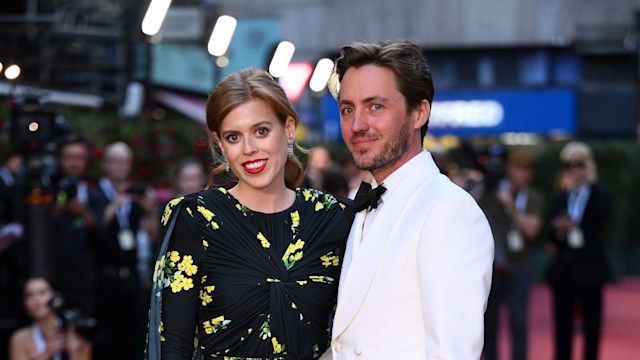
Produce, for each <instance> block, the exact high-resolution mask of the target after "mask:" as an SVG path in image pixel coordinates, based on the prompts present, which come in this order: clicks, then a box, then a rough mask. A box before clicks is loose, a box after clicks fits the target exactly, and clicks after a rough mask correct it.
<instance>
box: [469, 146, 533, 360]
mask: <svg viewBox="0 0 640 360" xmlns="http://www.w3.org/2000/svg"><path fill="white" fill-rule="evenodd" d="M484 174H485V186H484V188H483V189H482V191H481V192H480V195H479V197H478V203H479V204H480V207H481V208H482V210H483V211H484V212H485V214H486V216H487V219H488V220H489V224H490V225H491V231H492V232H493V236H494V241H495V251H496V254H495V260H494V270H493V279H492V283H491V292H490V294H489V301H488V304H487V309H486V312H485V336H484V341H485V344H484V351H483V352H484V358H485V359H486V360H493V359H497V358H498V348H499V347H498V327H499V324H500V321H499V317H500V307H501V306H502V305H503V304H505V305H506V306H507V309H508V314H509V330H510V335H511V344H512V346H511V358H512V359H514V360H517V359H525V358H526V354H527V307H528V303H529V292H530V289H531V286H532V281H533V276H532V270H531V266H530V262H529V257H530V252H531V245H532V243H533V241H534V240H535V239H536V238H537V236H538V233H539V231H540V226H541V221H542V220H541V218H542V197H541V195H540V194H539V193H538V192H537V191H535V190H534V189H532V188H530V187H529V184H530V182H531V180H532V179H533V175H534V159H533V156H532V155H531V154H529V153H528V152H526V151H524V150H513V151H512V152H510V153H509V154H507V153H506V150H504V149H501V148H491V149H490V151H489V154H488V158H487V161H486V162H485V163H484Z"/></svg>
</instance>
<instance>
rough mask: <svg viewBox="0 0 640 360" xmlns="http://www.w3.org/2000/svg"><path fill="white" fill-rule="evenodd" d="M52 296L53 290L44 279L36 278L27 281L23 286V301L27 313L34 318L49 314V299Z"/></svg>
mask: <svg viewBox="0 0 640 360" xmlns="http://www.w3.org/2000/svg"><path fill="white" fill-rule="evenodd" d="M52 297H53V290H52V289H51V286H50V285H49V283H48V282H47V280H45V279H41V278H36V279H31V280H29V281H27V285H26V286H25V288H24V303H25V306H26V308H27V313H28V314H29V316H31V318H33V319H34V320H38V319H42V318H44V317H47V316H48V315H50V314H51V311H52V310H51V308H50V307H49V300H51V298H52Z"/></svg>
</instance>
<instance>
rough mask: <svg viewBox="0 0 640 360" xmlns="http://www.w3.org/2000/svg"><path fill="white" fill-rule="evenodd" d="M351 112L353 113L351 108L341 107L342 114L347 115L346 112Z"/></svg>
mask: <svg viewBox="0 0 640 360" xmlns="http://www.w3.org/2000/svg"><path fill="white" fill-rule="evenodd" d="M351 113H353V108H350V107H346V108H343V109H342V114H344V115H348V114H351Z"/></svg>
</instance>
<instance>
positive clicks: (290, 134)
mask: <svg viewBox="0 0 640 360" xmlns="http://www.w3.org/2000/svg"><path fill="white" fill-rule="evenodd" d="M284 129H285V131H286V133H287V138H288V139H293V140H295V139H296V120H295V119H294V118H293V116H288V117H287V120H286V121H285V123H284Z"/></svg>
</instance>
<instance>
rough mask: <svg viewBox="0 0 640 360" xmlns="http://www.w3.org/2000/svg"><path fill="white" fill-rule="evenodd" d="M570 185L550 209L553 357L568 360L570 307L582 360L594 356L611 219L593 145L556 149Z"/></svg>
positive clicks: (595, 355)
mask: <svg viewBox="0 0 640 360" xmlns="http://www.w3.org/2000/svg"><path fill="white" fill-rule="evenodd" d="M560 159H561V161H562V162H563V165H564V167H565V171H566V176H567V177H568V184H569V187H568V188H567V189H564V190H562V191H561V192H560V193H558V194H557V195H556V197H555V198H554V201H553V203H552V207H551V212H550V218H551V221H550V225H551V232H550V240H551V241H550V243H549V244H548V246H547V248H548V249H550V251H551V252H552V254H553V255H552V259H551V261H550V264H549V268H548V270H547V274H546V277H547V281H548V282H549V284H550V286H551V289H552V291H553V305H554V320H555V353H556V356H555V358H556V359H571V350H572V345H571V344H572V334H573V319H574V314H575V312H574V305H575V303H576V302H579V304H580V309H581V312H580V313H581V315H582V319H583V324H584V334H585V350H584V358H585V359H587V360H589V359H597V357H598V352H599V343H600V333H601V327H602V326H601V323H602V292H603V286H604V284H605V282H606V281H607V280H608V279H609V275H610V274H609V264H608V262H607V254H606V252H605V247H604V241H605V233H604V231H605V226H606V224H607V221H608V219H610V218H611V198H610V195H609V193H608V192H607V191H606V190H605V189H604V188H603V187H602V186H600V185H598V183H597V169H596V163H595V161H594V159H593V156H592V154H591V149H590V148H589V147H588V146H587V145H586V144H584V143H581V142H577V141H574V142H570V143H568V144H567V145H565V146H564V148H563V149H562V151H561V152H560Z"/></svg>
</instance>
